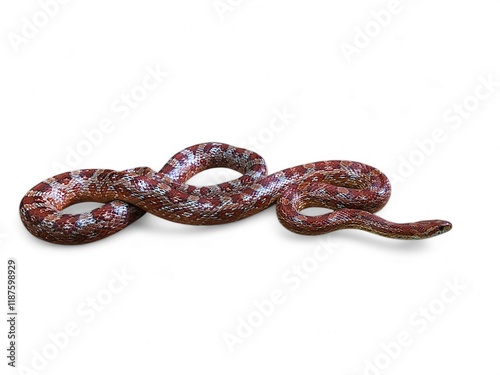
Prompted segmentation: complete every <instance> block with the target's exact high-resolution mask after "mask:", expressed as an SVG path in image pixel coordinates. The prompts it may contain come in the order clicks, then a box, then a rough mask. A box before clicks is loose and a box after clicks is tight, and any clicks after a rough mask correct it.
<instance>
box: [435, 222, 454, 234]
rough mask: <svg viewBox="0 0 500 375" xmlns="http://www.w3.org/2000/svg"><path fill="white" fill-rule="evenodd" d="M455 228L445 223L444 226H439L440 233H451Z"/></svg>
mask: <svg viewBox="0 0 500 375" xmlns="http://www.w3.org/2000/svg"><path fill="white" fill-rule="evenodd" d="M451 228H453V225H451V223H450V222H448V221H445V222H444V223H443V224H441V225H440V226H439V229H438V230H439V233H446V232H449V231H450V230H451Z"/></svg>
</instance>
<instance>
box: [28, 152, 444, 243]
mask: <svg viewBox="0 0 500 375" xmlns="http://www.w3.org/2000/svg"><path fill="white" fill-rule="evenodd" d="M215 167H226V168H231V169H234V170H236V171H238V172H240V173H242V176H241V177H240V178H238V179H235V180H232V181H228V182H224V183H221V184H218V185H213V186H203V187H197V186H193V185H189V184H186V181H187V180H188V179H190V178H191V177H192V176H194V175H195V174H197V173H199V172H201V171H203V170H206V169H209V168H215ZM390 194H391V187H390V183H389V180H388V179H387V177H386V176H385V175H384V174H383V173H382V172H380V171H379V170H377V169H375V168H373V167H370V166H368V165H366V164H362V163H357V162H352V161H345V160H332V161H320V162H316V163H308V164H303V165H299V166H296V167H293V168H288V169H285V170H282V171H279V172H276V173H274V174H271V175H267V168H266V164H265V162H264V159H262V157H260V156H259V155H258V154H256V153H255V152H252V151H249V150H245V149H242V148H237V147H233V146H230V145H227V144H223V143H214V142H211V143H202V144H199V145H194V146H191V147H189V148H186V149H184V150H182V151H181V152H179V153H177V154H176V155H174V156H173V157H172V158H171V159H170V160H169V161H168V162H167V164H166V165H165V166H164V167H163V168H162V169H161V170H160V172H155V171H154V170H152V169H150V168H148V167H140V168H134V169H129V170H125V171H121V172H118V171H114V170H109V169H82V170H77V171H73V172H66V173H62V174H59V175H57V176H54V177H52V178H49V179H47V180H45V181H43V182H41V183H39V184H38V185H36V186H35V187H33V188H32V189H31V190H30V191H28V193H26V195H25V196H24V198H23V199H22V201H21V205H20V215H21V219H22V221H23V223H24V225H25V227H26V228H27V229H28V230H29V231H30V233H32V234H33V235H35V236H36V237H38V238H40V239H43V240H45V241H49V242H53V243H58V244H83V243H88V242H92V241H97V240H99V239H102V238H105V237H107V236H109V235H111V234H114V233H116V232H118V231H120V230H121V229H123V228H125V227H126V226H128V225H129V224H131V223H133V222H134V221H135V220H137V219H138V218H140V217H141V216H142V215H143V214H144V213H145V212H149V213H152V214H154V215H156V216H159V217H161V218H164V219H167V220H171V221H174V222H178V223H184V224H193V225H212V224H223V223H229V222H233V221H236V220H240V219H243V218H245V217H248V216H250V215H253V214H255V213H257V212H260V211H262V210H264V209H265V208H267V207H269V206H270V205H272V204H273V203H277V213H278V219H279V220H280V222H281V223H282V224H283V225H284V226H285V227H286V228H288V229H289V230H291V231H293V232H296V233H300V234H308V235H312V234H322V233H327V232H331V231H334V230H338V229H344V228H356V229H362V230H365V231H369V232H372V233H376V234H379V235H382V236H385V237H390V238H401V239H421V238H428V237H432V236H435V235H438V234H441V233H444V232H447V231H449V230H450V229H451V224H450V223H449V222H447V221H443V220H428V221H419V222H416V223H407V224H396V223H392V222H389V221H387V220H384V219H382V218H380V217H379V216H376V215H374V214H373V213H374V212H376V211H378V210H380V209H381V208H382V207H383V206H384V205H385V204H386V203H387V201H388V199H389V197H390ZM89 201H92V202H101V203H105V204H104V205H103V206H101V207H99V208H96V209H94V210H92V211H91V212H87V213H82V214H67V213H64V212H62V210H64V209H65V208H66V207H68V206H70V205H72V204H75V203H79V202H89ZM307 207H325V208H330V209H332V210H333V212H331V213H327V214H323V215H319V216H307V215H304V214H302V213H301V210H303V209H304V208H307Z"/></svg>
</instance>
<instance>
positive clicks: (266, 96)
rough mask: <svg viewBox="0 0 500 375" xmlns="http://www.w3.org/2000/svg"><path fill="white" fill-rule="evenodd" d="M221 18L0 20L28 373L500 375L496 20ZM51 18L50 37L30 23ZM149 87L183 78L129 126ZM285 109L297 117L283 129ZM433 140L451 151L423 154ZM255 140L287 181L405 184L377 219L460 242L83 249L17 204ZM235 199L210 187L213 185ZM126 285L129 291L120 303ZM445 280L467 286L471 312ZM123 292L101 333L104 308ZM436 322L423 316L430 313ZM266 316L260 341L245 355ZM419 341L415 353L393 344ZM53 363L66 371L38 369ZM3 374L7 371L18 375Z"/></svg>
mask: <svg viewBox="0 0 500 375" xmlns="http://www.w3.org/2000/svg"><path fill="white" fill-rule="evenodd" d="M46 1H47V0H46ZM216 4H217V3H216ZM218 4H219V7H218V8H217V9H216V7H214V4H213V3H212V2H211V0H205V1H190V2H180V1H177V2H173V1H170V2H162V3H160V2H155V1H141V2H138V1H136V2H131V1H129V2H124V1H107V2H102V1H85V2H83V1H70V2H68V3H67V4H63V5H59V6H58V9H55V8H52V10H51V11H50V12H49V11H47V10H45V11H44V10H42V8H41V5H40V3H39V2H36V1H17V2H2V4H1V5H0V28H1V33H2V35H3V36H2V42H1V44H0V54H1V58H0V100H1V110H0V123H1V124H2V136H1V141H2V145H1V146H2V147H1V151H0V152H1V154H0V157H1V160H2V168H1V169H2V178H1V184H0V186H1V187H0V189H1V194H0V196H1V197H2V215H1V216H0V233H1V245H0V246H1V259H2V266H1V271H0V280H2V281H1V282H0V284H1V286H0V289H2V291H1V292H0V294H1V295H2V296H4V297H5V296H6V283H5V280H6V272H5V271H6V262H7V258H8V257H15V258H17V260H18V263H19V272H18V282H19V290H18V292H19V297H18V298H19V301H18V302H19V304H18V310H19V314H20V315H19V326H18V333H19V342H18V365H22V366H24V370H23V371H21V372H19V373H30V374H35V373H43V374H54V375H57V374H68V373H71V374H73V375H78V374H89V373H96V374H106V373H112V374H129V373H130V374H132V373H141V374H147V373H155V374H156V373H162V374H167V373H173V374H195V373H206V372H217V373H218V374H256V373H261V374H272V373H280V374H285V373H287V374H303V373H308V374H363V373H365V374H378V373H383V374H402V373H403V374H407V375H411V374H443V373H446V374H452V373H454V374H470V373H489V374H498V373H499V371H500V369H499V366H498V361H497V359H498V353H499V350H500V344H499V341H498V335H499V334H500V323H499V322H500V320H499V319H498V316H499V314H500V303H499V300H498V285H499V284H500V273H499V272H498V263H499V261H500V256H499V255H498V244H497V236H496V231H497V230H498V229H497V228H498V216H497V215H496V213H497V212H498V208H499V207H498V200H496V199H495V196H496V194H497V190H498V188H497V186H496V181H497V174H496V170H497V162H498V156H499V155H498V145H497V137H496V136H497V135H498V131H497V128H498V121H499V119H500V87H499V86H498V83H497V84H496V85H497V86H496V87H495V85H494V84H493V85H490V86H491V87H490V91H488V89H487V88H486V87H484V85H483V87H482V88H479V89H478V90H479V91H476V88H477V87H478V86H481V85H482V83H481V80H482V81H486V80H488V79H489V80H490V81H492V82H499V81H500V48H499V38H498V36H499V35H500V23H499V22H498V14H499V11H500V4H499V3H498V1H486V0H479V1H475V2H468V3H467V2H453V1H442V2H438V3H436V2H432V1H429V0H419V1H408V0H401V2H400V3H393V5H389V3H388V2H386V1H357V2H352V4H351V3H350V2H345V1H344V2H335V3H333V2H328V1H310V2H304V1H284V0H283V1H267V2H266V1H263V0H251V1H250V0H249V1H243V2H240V3H239V2H238V1H235V0H232V1H229V0H222V1H221V2H219V3H218ZM224 4H226V5H225V6H226V8H223V6H224ZM394 4H395V5H394ZM388 9H389V10H391V11H392V12H393V13H391V15H390V18H388V17H387V11H388ZM39 12H45V14H47V12H49V13H52V14H51V15H49V16H47V15H46V16H44V15H43V14H40V13H39ZM373 12H376V13H373ZM374 14H378V15H379V16H376V15H374ZM380 15H385V18H384V17H383V16H380ZM377 17H378V19H379V21H377V20H376V18H377ZM380 17H382V18H380ZM34 18H35V22H37V23H38V25H39V26H36V25H35V28H36V30H35V31H33V30H32V29H30V27H29V26H26V22H32V21H33V20H34ZM26 20H27V21H26ZM45 21H46V22H45ZM381 22H382V23H384V25H383V26H380V23H381ZM45 23H46V25H45ZM377 25H378V26H377ZM367 29H368V30H367ZM360 30H361V31H360ZM365 30H367V31H368V32H369V33H370V34H371V35H372V36H368V37H366V36H365V37H363V36H362V35H361V33H365ZM30 31H31V34H30ZM23 32H24V33H27V34H23ZM19 38H25V39H19ZM367 38H368V39H367ZM20 40H22V42H19V41H20ZM16 41H17V43H16ZM19 43H20V44H19ZM364 44H366V46H365V45H364ZM347 45H349V46H351V47H348V46H347ZM346 48H351V52H352V51H355V53H352V54H351V55H349V54H346V53H345V50H346ZM352 48H356V49H355V50H354V49H352ZM343 51H344V52H343ZM148 67H149V68H148ZM148 69H159V70H160V71H161V72H168V73H169V75H168V77H164V78H162V79H160V80H161V82H160V83H158V85H157V87H156V88H154V89H151V90H149V91H147V92H146V97H145V100H144V101H142V102H140V103H139V104H138V105H137V108H134V109H133V110H132V111H130V113H129V114H127V115H125V114H124V113H123V112H121V113H118V112H117V111H116V108H115V110H113V108H112V106H113V103H115V104H116V100H120V98H121V96H122V95H124V94H127V95H128V94H130V92H131V91H133V90H135V92H136V93H139V92H140V90H141V89H140V88H138V86H140V85H141V82H142V81H143V79H144V78H145V77H146V76H147V74H148ZM476 93H479V96H480V97H481V98H480V99H478V98H477V97H476V98H474V96H475V95H476ZM464 101H465V106H466V107H467V108H468V109H467V108H466V110H465V112H463V114H462V115H460V116H459V117H454V120H453V121H452V120H451V118H450V117H449V116H451V115H452V113H453V111H455V110H457V108H459V107H457V106H458V105H460V106H463V105H464ZM283 111H286V112H287V113H288V114H289V120H287V121H286V122H284V123H280V122H277V124H281V125H282V126H279V127H276V126H274V128H273V127H271V125H270V124H271V123H273V121H274V120H273V118H274V117H275V116H276V112H283ZM447 115H448V117H446V116H447ZM454 116H457V115H456V114H455V115H454ZM292 117H293V119H292ZM446 118H448V120H446ZM103 119H110V120H111V121H112V130H111V131H110V132H108V133H107V134H104V135H103V137H102V139H99V141H98V142H96V144H95V145H92V146H91V148H90V150H89V149H88V148H87V149H86V152H84V153H85V155H83V156H82V155H80V160H79V161H78V162H75V163H73V164H74V165H69V164H68V163H67V161H66V158H67V157H68V153H69V152H70V151H68V150H76V149H77V147H78V146H79V145H80V148H81V149H82V147H83V149H85V147H84V146H82V142H83V143H85V142H86V141H85V140H86V138H85V136H84V134H83V131H84V130H86V131H87V132H89V131H91V130H92V129H96V128H98V127H99V124H100V122H101V121H102V120H103ZM440 129H441V130H440ZM433 134H434V135H435V134H441V135H440V136H439V137H438V138H439V141H440V143H436V141H432V142H429V141H427V143H425V142H424V140H425V139H429V138H430V137H431V136H432V135H433ZM252 137H257V140H258V142H259V144H258V145H257V146H258V148H257V149H256V150H257V151H258V152H259V153H260V154H261V155H263V156H264V158H265V159H266V160H267V162H268V169H269V171H270V172H275V171H278V170H280V169H283V168H287V167H291V166H295V165H297V164H302V163H305V162H310V161H317V160H329V159H350V160H356V161H360V162H364V163H367V164H370V165H373V166H375V167H377V168H379V169H381V170H382V171H384V172H386V173H387V174H389V175H390V176H391V180H392V182H393V195H392V198H391V200H390V202H389V204H388V205H387V206H386V207H385V208H384V209H383V211H382V212H381V216H383V217H384V218H387V219H390V220H393V221H401V222H404V221H416V220H423V219H434V218H439V219H446V220H449V221H451V222H452V223H453V225H454V228H453V230H452V231H451V232H449V233H447V234H445V235H442V236H440V237H436V238H433V239H430V240H425V241H400V240H391V239H386V238H382V237H378V236H375V235H372V234H369V233H364V232H359V231H354V230H348V231H342V232H337V233H331V234H329V235H325V236H323V237H301V236H298V235H295V234H293V233H290V232H288V231H287V230H285V229H284V228H283V227H281V225H280V224H279V222H278V220H277V219H276V216H275V213H274V208H270V209H268V210H266V211H265V212H262V213H260V214H258V215H256V216H254V217H251V218H248V219H245V220H243V221H240V222H237V223H234V224H228V225H221V226H213V227H190V226H183V225H180V224H174V223H170V222H167V221H163V220H161V219H158V218H156V217H153V216H152V215H147V216H146V217H144V218H142V219H141V220H140V222H137V223H135V224H134V225H133V226H131V227H130V228H127V229H126V230H124V231H123V232H121V233H118V234H116V235H114V236H112V237H110V238H108V239H105V240H102V241H100V242H96V243H93V244H88V245H84V246H75V247H68V246H57V245H52V244H49V243H45V242H43V241H40V240H38V239H36V238H35V237H32V236H31V235H30V234H29V233H28V232H27V231H26V230H25V229H24V227H23V226H22V223H21V221H20V219H19V215H18V211H17V210H18V205H19V201H20V200H21V198H22V196H23V194H24V193H25V192H26V191H27V190H28V189H29V188H31V187H32V186H33V185H35V184H37V183H38V182H39V181H42V180H43V179H45V178H47V177H50V176H52V175H54V174H56V172H57V170H56V169H55V168H54V166H55V165H57V163H59V164H65V165H66V166H68V168H69V169H78V168H112V169H117V170H121V169H125V168H131V167H136V166H145V165H147V166H150V167H152V168H154V169H159V168H161V166H162V165H163V164H164V163H165V162H166V160H167V159H168V158H169V157H170V156H171V155H173V154H174V153H175V152H177V151H179V150H181V149H182V148H184V147H187V146H190V145H193V144H196V143H199V142H205V141H220V142H227V143H229V144H234V145H238V146H247V147H249V144H248V142H249V139H251V138H252ZM419 142H420V144H422V142H424V144H425V145H427V146H426V147H427V149H426V150H427V154H424V153H423V152H422V151H420V149H419V146H418V145H417V143H419ZM73 161H74V160H73ZM217 178H220V172H219V174H217V173H216V171H212V173H205V174H204V176H199V177H198V181H197V182H198V183H201V184H203V183H213V181H214V179H217ZM87 207H88V206H87ZM327 251H329V253H330V255H329V256H328V257H323V258H322V259H323V260H322V261H317V260H316V263H314V261H313V260H312V259H314V256H315V255H317V254H323V255H324V254H326V253H327ZM325 258H326V259H325ZM303 265H306V267H308V270H309V271H310V272H306V274H305V275H303V276H304V278H303V280H301V283H300V286H298V283H297V280H298V279H297V278H295V279H294V280H295V282H293V283H292V282H291V281H290V275H291V272H292V270H293V269H294V267H297V266H300V267H302V266H303ZM316 266H317V267H316ZM117 272H118V273H122V272H126V274H127V275H130V278H133V279H132V280H130V281H126V282H125V283H126V284H127V285H126V286H123V288H121V289H120V292H117V293H115V294H112V295H111V294H110V293H111V292H109V291H106V289H107V288H108V283H109V282H110V281H112V280H113V278H114V277H115V276H114V275H115V274H116V273H117ZM287 277H288V278H287ZM450 283H452V284H453V283H456V284H459V285H460V286H459V287H458V288H459V289H457V290H455V292H456V293H455V294H453V293H452V291H450V290H448V289H447V288H449V287H448V286H447V285H450ZM116 285H118V284H116ZM116 285H115V286H116ZM460 288H462V289H460ZM274 290H278V291H281V292H282V293H283V294H284V296H283V298H282V299H281V301H282V302H283V303H281V304H279V305H276V306H274V311H273V312H272V313H269V314H268V315H269V316H267V317H264V318H263V319H262V320H263V322H258V317H259V313H258V310H256V307H255V305H254V301H263V300H268V299H269V298H270V296H271V294H272V293H273V291H274ZM110 295H111V296H112V300H111V301H106V302H109V303H108V304H107V305H106V306H104V307H103V308H102V311H99V312H95V315H92V318H93V319H90V313H88V311H89V307H88V306H86V304H87V303H88V298H92V297H95V296H98V297H99V298H101V300H102V301H104V300H103V298H105V297H109V296H110ZM443 296H444V297H443ZM443 298H444V299H443ZM3 299H5V298H3ZM2 305H3V307H2V308H1V309H0V310H2V311H4V310H5V309H6V303H2ZM429 306H430V307H431V310H430V311H431V312H430V315H428V316H427V318H423V317H422V315H420V314H423V310H420V307H422V308H429ZM101 307H102V306H101ZM99 309H101V308H99ZM82 311H86V312H87V314H85V313H83V312H82ZM255 311H257V313H255ZM433 312H434V313H433ZM2 314H3V313H2ZM249 315H250V316H253V317H254V318H255V319H257V320H256V321H257V323H261V324H260V326H258V327H256V328H255V329H254V331H253V332H251V334H249V337H247V338H245V339H242V342H241V343H237V344H235V345H233V346H231V345H227V342H226V340H225V339H224V337H225V335H226V337H227V334H232V335H237V329H238V326H239V325H240V324H241V320H245V321H247V320H248V317H249ZM260 316H261V315H260ZM5 319H6V315H5ZM5 319H4V318H2V319H1V320H2V321H4V320H5ZM71 322H72V323H73V324H74V325H75V326H76V328H77V334H76V335H74V336H73V337H71V338H70V339H68V340H63V344H60V346H62V348H60V349H57V350H56V352H54V348H55V347H54V346H52V344H51V342H52V341H51V339H50V337H51V334H56V335H57V333H58V332H61V331H63V330H64V329H65V327H66V326H67V324H68V323H70V324H71ZM257 323H254V325H257ZM2 327H3V328H2V329H1V330H0V332H4V333H2V334H1V335H0V336H1V339H0V342H1V343H2V344H1V348H2V350H1V352H2V353H4V354H5V353H6V350H5V349H6V347H7V337H6V331H7V325H6V324H5V323H4V324H3V325H2ZM405 332H406V341H405V342H406V343H407V344H408V343H409V345H407V346H405V347H402V348H401V349H398V347H399V346H398V345H400V344H391V343H393V342H395V341H397V340H398V337H399V336H400V335H401V333H403V336H404V333H405ZM59 337H62V336H60V335H59ZM384 345H385V346H386V347H387V345H388V346H389V347H390V348H392V349H391V350H392V353H393V355H392V357H389V355H388V354H386V351H387V350H388V349H385V351H384ZM231 348H232V349H233V350H230V349H231ZM36 353H41V355H44V354H43V353H45V354H46V355H48V356H50V357H52V358H51V359H48V360H46V363H42V365H41V367H43V369H42V370H41V371H34V370H33V360H35V362H36V361H37V360H36V358H38V364H39V365H40V358H39V357H37V354H36ZM4 354H2V356H1V357H2V360H1V362H2V363H0V366H1V368H2V373H4V370H5V369H7V370H9V371H7V372H9V373H11V372H12V373H17V372H16V371H12V370H11V369H9V368H8V367H7V365H6V358H5V355H4ZM370 366H377V368H374V367H371V368H370ZM28 368H29V369H31V370H32V371H31V372H30V371H28V370H27V369H28ZM39 370H40V368H39Z"/></svg>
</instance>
